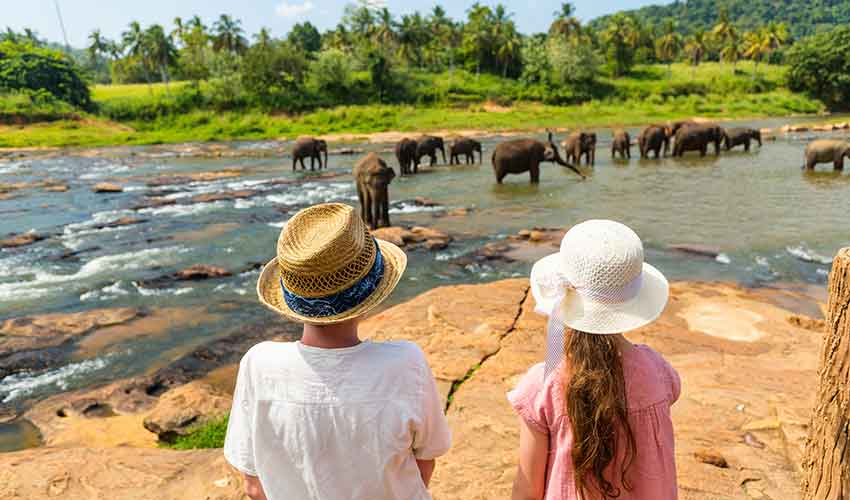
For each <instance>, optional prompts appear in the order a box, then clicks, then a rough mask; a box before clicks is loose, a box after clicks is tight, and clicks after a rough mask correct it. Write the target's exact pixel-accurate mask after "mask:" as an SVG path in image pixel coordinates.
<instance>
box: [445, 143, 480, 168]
mask: <svg viewBox="0 0 850 500" xmlns="http://www.w3.org/2000/svg"><path fill="white" fill-rule="evenodd" d="M476 151H477V152H478V157H479V159H480V162H481V163H483V162H484V152H483V150H482V148H481V143H480V142H478V141H476V140H475V139H466V138H460V139H455V141H454V142H452V144H451V145H450V146H449V163H450V164H452V165H454V164H455V163H457V164H460V157H461V155H463V156H465V157H466V164H467V165H469V164H471V163H475V152H476Z"/></svg>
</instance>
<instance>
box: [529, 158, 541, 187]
mask: <svg viewBox="0 0 850 500" xmlns="http://www.w3.org/2000/svg"><path fill="white" fill-rule="evenodd" d="M528 170H529V172H530V173H531V183H532V184H540V163H532V164H531V168H530V169H528Z"/></svg>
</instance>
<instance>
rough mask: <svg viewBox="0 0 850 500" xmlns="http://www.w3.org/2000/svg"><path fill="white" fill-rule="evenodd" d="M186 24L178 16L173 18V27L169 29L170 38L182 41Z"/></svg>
mask: <svg viewBox="0 0 850 500" xmlns="http://www.w3.org/2000/svg"><path fill="white" fill-rule="evenodd" d="M186 29H187V26H186V24H184V23H183V19H182V18H181V17H180V16H177V17H175V18H174V29H173V30H171V39H172V40H180V41H181V42H183V39H184V38H185V33H186Z"/></svg>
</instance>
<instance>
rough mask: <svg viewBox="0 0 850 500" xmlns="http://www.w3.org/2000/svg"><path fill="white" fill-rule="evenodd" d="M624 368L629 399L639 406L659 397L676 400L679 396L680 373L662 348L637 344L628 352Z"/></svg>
mask: <svg viewBox="0 0 850 500" xmlns="http://www.w3.org/2000/svg"><path fill="white" fill-rule="evenodd" d="M623 369H624V371H625V375H626V385H627V388H628V391H629V399H630V400H632V399H634V400H636V401H635V403H637V406H650V405H653V404H655V403H658V402H659V400H667V401H668V402H670V403H672V402H674V401H675V400H676V399H678V392H679V375H678V373H676V370H675V369H674V368H673V366H672V365H671V364H670V363H669V362H668V361H667V360H666V359H664V356H662V355H661V354H660V353H659V352H658V351H656V350H655V349H653V348H651V347H649V346H648V345H643V344H635V346H634V349H633V350H632V351H631V352H630V353H629V355H628V356H624V363H623Z"/></svg>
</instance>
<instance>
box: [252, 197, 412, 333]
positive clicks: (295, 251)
mask: <svg viewBox="0 0 850 500" xmlns="http://www.w3.org/2000/svg"><path fill="white" fill-rule="evenodd" d="M406 267H407V256H406V255H405V254H404V252H403V251H402V250H401V249H400V248H398V247H397V246H395V245H393V244H392V243H389V242H387V241H383V240H378V239H376V238H373V237H372V235H371V233H370V232H369V228H368V227H366V224H365V223H364V222H363V219H361V218H360V216H358V215H357V213H356V212H355V210H354V209H353V208H352V207H350V206H348V205H344V204H341V203H325V204H321V205H315V206H312V207H309V208H306V209H304V210H302V211H300V212H298V213H297V214H296V215H295V216H294V217H293V218H292V219H290V220H289V222H288V223H287V224H286V226H284V228H283V229H282V230H281V232H280V238H279V239H278V242H277V257H276V258H275V259H273V260H272V261H271V262H269V263H268V264H266V266H265V267H264V268H263V271H262V272H261V273H260V279H259V280H258V281H257V294H258V295H259V297H260V302H262V303H263V305H265V306H266V307H268V308H269V309H271V310H273V311H275V312H277V313H280V314H282V315H284V316H287V317H289V318H292V319H294V320H296V321H299V322H302V323H309V324H314V325H329V324H334V323H340V322H342V321H346V320H349V319H352V318H356V317H358V316H362V315H363V314H366V313H367V312H369V311H370V310H372V309H373V308H374V307H375V306H377V305H378V304H380V303H381V302H382V301H383V300H384V299H386V298H387V297H388V296H389V295H390V294H391V293H392V291H393V289H395V287H396V285H398V282H399V280H400V279H401V275H402V274H403V273H404V270H405V268H406Z"/></svg>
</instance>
